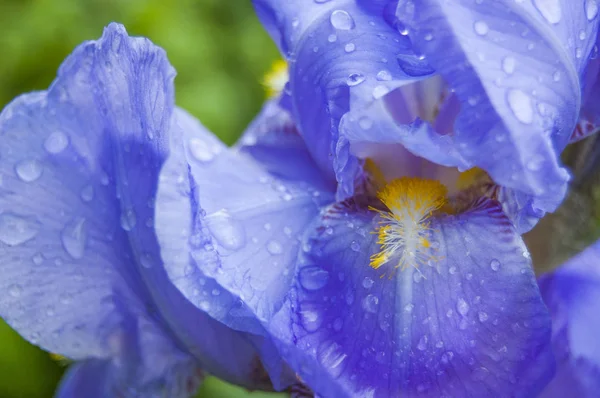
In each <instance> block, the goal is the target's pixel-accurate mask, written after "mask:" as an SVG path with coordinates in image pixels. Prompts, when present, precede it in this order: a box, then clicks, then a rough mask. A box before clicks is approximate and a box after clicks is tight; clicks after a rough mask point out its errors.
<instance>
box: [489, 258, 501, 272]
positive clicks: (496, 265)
mask: <svg viewBox="0 0 600 398" xmlns="http://www.w3.org/2000/svg"><path fill="white" fill-rule="evenodd" d="M490 267H491V268H492V270H494V271H498V270H499V269H500V261H498V260H496V259H493V260H492V261H490Z"/></svg>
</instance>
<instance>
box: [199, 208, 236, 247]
mask: <svg viewBox="0 0 600 398" xmlns="http://www.w3.org/2000/svg"><path fill="white" fill-rule="evenodd" d="M206 220H207V222H208V229H209V230H210V233H211V234H212V236H213V237H214V238H215V239H216V241H217V243H219V244H220V245H221V246H222V247H223V248H225V249H228V250H239V249H241V248H242V247H244V246H245V245H246V230H245V228H244V226H243V225H242V223H241V222H239V221H238V220H236V219H234V218H233V217H232V216H231V215H230V214H229V213H228V212H227V211H226V210H219V211H218V212H216V213H214V214H211V215H210V216H209V217H207V219H206Z"/></svg>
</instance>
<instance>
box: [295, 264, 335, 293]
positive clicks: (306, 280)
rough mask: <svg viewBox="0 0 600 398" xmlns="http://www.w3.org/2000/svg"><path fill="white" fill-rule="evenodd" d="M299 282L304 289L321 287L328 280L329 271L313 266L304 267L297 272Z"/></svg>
mask: <svg viewBox="0 0 600 398" xmlns="http://www.w3.org/2000/svg"><path fill="white" fill-rule="evenodd" d="M298 277H299V279H300V284H301V285H302V287H303V288H305V289H306V290H319V289H322V288H323V287H324V286H325V285H326V284H327V281H328V280H329V272H327V271H325V270H323V269H321V268H319V267H315V266H308V267H304V268H302V269H301V270H300V273H299V276H298Z"/></svg>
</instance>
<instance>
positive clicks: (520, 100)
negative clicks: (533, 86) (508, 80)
mask: <svg viewBox="0 0 600 398" xmlns="http://www.w3.org/2000/svg"><path fill="white" fill-rule="evenodd" d="M507 101H508V105H509V107H510V109H511V110H512V112H513V114H514V115H515V117H516V118H517V119H518V120H519V121H520V122H521V123H525V124H529V123H531V122H532V121H533V107H532V105H531V98H529V96H528V95H527V94H525V93H524V92H523V91H521V90H519V89H510V90H508V94H507Z"/></svg>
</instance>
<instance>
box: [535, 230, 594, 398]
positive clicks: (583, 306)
mask: <svg viewBox="0 0 600 398" xmlns="http://www.w3.org/2000/svg"><path fill="white" fill-rule="evenodd" d="M539 284H540V290H541V292H542V295H543V297H544V301H545V302H546V304H547V305H548V308H549V309H550V313H551V314H552V321H553V345H554V350H555V353H556V357H557V360H558V368H557V374H556V377H555V378H554V379H553V380H552V382H551V383H550V384H549V385H548V387H547V388H546V389H545V390H544V393H543V394H542V396H543V397H555V396H556V397H558V396H561V394H563V395H562V396H564V394H571V395H573V394H575V395H576V396H578V397H593V396H596V395H597V394H598V388H600V378H599V376H600V344H598V338H597V336H598V334H597V331H598V330H599V328H600V317H599V316H598V314H599V313H600V308H599V305H600V304H599V303H600V241H599V242H596V243H595V244H593V245H592V246H590V247H589V248H588V249H586V250H585V251H584V252H582V253H581V254H579V255H578V256H576V257H574V258H573V259H571V260H569V261H568V262H567V263H565V264H564V265H563V266H561V267H560V268H558V269H557V270H555V271H554V272H552V273H549V274H546V275H543V276H542V277H541V278H540V281H539Z"/></svg>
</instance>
